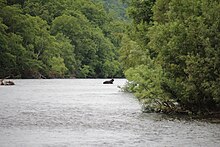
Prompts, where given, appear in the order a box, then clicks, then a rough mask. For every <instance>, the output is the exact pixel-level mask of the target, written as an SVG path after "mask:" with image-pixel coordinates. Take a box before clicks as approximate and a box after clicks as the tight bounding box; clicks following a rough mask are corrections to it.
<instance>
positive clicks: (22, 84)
mask: <svg viewBox="0 0 220 147" xmlns="http://www.w3.org/2000/svg"><path fill="white" fill-rule="evenodd" d="M103 81H104V80H103V79H86V80H83V79H65V80H15V82H16V85H15V86H12V87H2V86H1V87H0V136H1V137H0V146H1V147H2V146H3V147H8V146H9V147H17V146H22V147H30V146H32V147H33V146H36V147H39V146H57V147H60V146H126V147H129V146H214V147H215V146H219V144H220V124H212V123H208V122H204V121H198V120H197V121H196V120H189V119H185V118H184V119H183V118H179V117H167V116H166V115H163V114H155V113H148V114H144V113H142V112H141V111H140V105H139V103H138V101H137V100H136V99H135V98H134V97H133V96H132V95H130V94H127V93H123V92H120V90H119V89H118V88H117V86H118V85H120V86H121V85H123V84H124V83H125V80H124V79H116V80H115V83H114V84H113V85H103V84H102V82H103Z"/></svg>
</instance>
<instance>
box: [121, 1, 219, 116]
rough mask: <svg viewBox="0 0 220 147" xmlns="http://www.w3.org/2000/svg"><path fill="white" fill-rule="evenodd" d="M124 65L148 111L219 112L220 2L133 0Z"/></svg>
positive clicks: (133, 89) (130, 87)
mask: <svg viewBox="0 0 220 147" xmlns="http://www.w3.org/2000/svg"><path fill="white" fill-rule="evenodd" d="M128 2H129V7H128V14H129V16H130V18H131V19H132V24H131V25H130V27H129V29H128V30H127V34H126V35H124V36H123V38H122V47H121V50H120V53H121V57H120V59H121V63H122V65H123V70H124V72H125V76H126V78H127V79H128V80H129V81H130V82H129V84H128V87H127V90H129V91H131V92H134V93H135V95H136V96H137V97H138V98H139V99H140V101H141V102H142V103H143V104H144V107H145V110H146V111H159V112H160V111H163V112H173V111H177V112H188V113H196V114H201V113H209V112H213V111H220V1H219V0H182V1H180V0H130V1H128Z"/></svg>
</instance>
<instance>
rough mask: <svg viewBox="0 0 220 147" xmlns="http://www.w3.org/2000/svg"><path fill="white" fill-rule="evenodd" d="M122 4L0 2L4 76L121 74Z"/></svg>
mask: <svg viewBox="0 0 220 147" xmlns="http://www.w3.org/2000/svg"><path fill="white" fill-rule="evenodd" d="M123 8H124V5H123V3H122V2H114V1H100V0H91V1H87V0H56V1H54V0H0V67H1V68H0V77H2V78H3V77H6V76H11V77H12V78H106V77H121V76H122V75H123V73H122V70H121V67H120V64H119V61H118V58H119V53H118V50H119V48H120V42H121V41H120V40H121V38H122V33H123V32H124V30H125V29H124V26H125V21H124V20H125V11H122V10H123ZM114 10H116V11H117V13H114Z"/></svg>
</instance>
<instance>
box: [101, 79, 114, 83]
mask: <svg viewBox="0 0 220 147" xmlns="http://www.w3.org/2000/svg"><path fill="white" fill-rule="evenodd" d="M113 82H114V79H111V80H110V81H105V82H103V84H113Z"/></svg>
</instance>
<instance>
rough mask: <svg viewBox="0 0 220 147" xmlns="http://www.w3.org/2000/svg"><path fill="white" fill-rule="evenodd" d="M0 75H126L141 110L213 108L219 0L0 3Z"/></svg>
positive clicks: (217, 108)
mask: <svg viewBox="0 0 220 147" xmlns="http://www.w3.org/2000/svg"><path fill="white" fill-rule="evenodd" d="M0 67H1V68H0V77H2V78H3V77H6V76H11V77H12V78H110V77H111V78H112V77H126V78H127V80H128V83H127V85H126V86H125V87H124V88H123V89H124V90H126V91H129V92H132V93H134V94H135V96H136V97H137V98H138V99H139V100H140V102H141V103H142V104H143V110H144V111H146V112H164V113H172V112H178V113H184V114H185V113H187V114H212V113H219V112H220V2H219V0H193V1H192V0H184V1H179V0H120V1H115V0H90V1H88V0H56V1H54V0H0Z"/></svg>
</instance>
